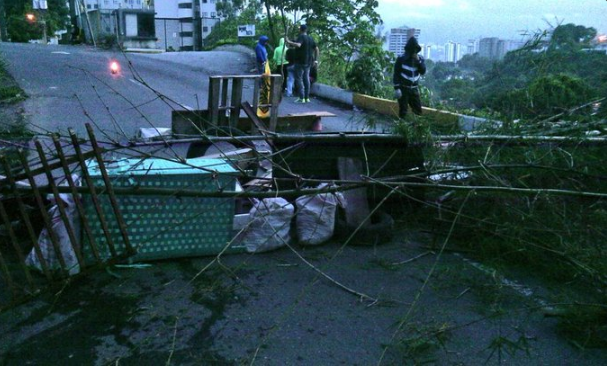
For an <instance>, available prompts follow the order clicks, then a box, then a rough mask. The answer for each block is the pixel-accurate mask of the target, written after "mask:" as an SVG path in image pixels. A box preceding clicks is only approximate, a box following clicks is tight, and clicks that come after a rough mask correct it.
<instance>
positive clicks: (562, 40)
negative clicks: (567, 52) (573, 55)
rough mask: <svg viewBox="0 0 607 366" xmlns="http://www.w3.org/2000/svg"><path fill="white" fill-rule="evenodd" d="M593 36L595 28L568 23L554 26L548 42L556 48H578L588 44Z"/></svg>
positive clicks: (594, 35)
mask: <svg viewBox="0 0 607 366" xmlns="http://www.w3.org/2000/svg"><path fill="white" fill-rule="evenodd" d="M594 37H596V29H594V28H592V27H590V28H587V27H584V26H583V25H575V24H571V23H569V24H564V25H559V26H557V27H556V28H554V30H553V31H552V38H551V39H550V44H551V46H552V47H557V48H558V47H566V48H579V47H583V46H588V45H590V41H592V40H593V39H594Z"/></svg>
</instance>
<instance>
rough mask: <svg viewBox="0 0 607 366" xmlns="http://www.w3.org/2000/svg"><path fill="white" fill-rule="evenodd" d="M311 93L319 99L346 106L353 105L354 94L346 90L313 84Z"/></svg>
mask: <svg viewBox="0 0 607 366" xmlns="http://www.w3.org/2000/svg"><path fill="white" fill-rule="evenodd" d="M311 92H312V94H314V95H316V96H318V97H321V98H325V99H329V100H332V101H335V102H339V103H343V104H347V105H354V103H353V95H354V93H353V92H351V91H348V90H344V89H340V88H337V87H334V86H329V85H325V84H320V83H314V85H312V90H311Z"/></svg>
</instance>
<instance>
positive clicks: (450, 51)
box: [445, 41, 463, 63]
mask: <svg viewBox="0 0 607 366" xmlns="http://www.w3.org/2000/svg"><path fill="white" fill-rule="evenodd" d="M462 56H463V54H462V45H461V43H457V42H453V41H449V42H447V43H445V62H454V63H455V62H457V61H459V60H460V59H461V58H462Z"/></svg>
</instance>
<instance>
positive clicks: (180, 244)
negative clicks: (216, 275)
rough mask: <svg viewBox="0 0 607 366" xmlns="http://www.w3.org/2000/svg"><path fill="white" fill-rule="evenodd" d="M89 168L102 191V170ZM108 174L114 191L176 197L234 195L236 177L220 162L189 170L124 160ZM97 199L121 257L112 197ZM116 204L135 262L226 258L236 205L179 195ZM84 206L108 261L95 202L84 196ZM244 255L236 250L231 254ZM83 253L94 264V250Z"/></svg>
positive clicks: (125, 199)
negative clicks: (165, 192)
mask: <svg viewBox="0 0 607 366" xmlns="http://www.w3.org/2000/svg"><path fill="white" fill-rule="evenodd" d="M188 165H193V166H195V167H202V168H204V169H199V168H195V167H191V166H188ZM88 167H89V173H90V174H91V178H92V179H93V181H94V184H95V186H96V187H99V189H98V191H101V190H102V189H103V187H104V186H105V185H104V183H103V179H102V176H101V173H100V171H99V167H98V166H97V164H96V163H95V162H94V161H89V164H88ZM107 169H108V175H109V176H110V179H111V181H112V185H113V187H141V188H168V189H173V190H175V191H176V192H178V191H179V190H185V189H187V190H198V191H206V192H212V191H218V190H230V191H233V190H234V189H235V179H236V177H235V173H236V171H235V170H234V169H233V168H232V167H231V166H230V165H229V164H227V163H226V162H225V161H223V160H220V159H190V160H188V161H187V164H182V163H179V162H171V161H166V160H161V159H146V160H144V161H142V160H140V159H128V160H126V159H125V160H121V161H119V162H117V163H114V164H110V165H108V167H107ZM98 197H99V199H100V201H101V206H102V210H103V213H104V216H105V218H106V220H107V221H108V226H109V229H110V233H111V238H112V240H113V242H114V245H115V247H116V251H117V252H118V254H121V253H123V252H124V250H125V246H124V242H123V239H122V235H121V233H120V229H119V226H118V222H117V220H116V217H115V215H114V211H113V209H112V207H111V205H110V200H109V197H108V196H107V195H105V194H99V195H98ZM116 198H117V201H118V206H119V208H120V211H121V213H122V216H123V218H124V221H125V223H126V225H127V232H128V235H129V240H130V242H131V245H132V246H133V247H134V248H136V249H137V254H136V255H135V256H134V257H133V260H134V261H144V260H153V259H166V258H175V257H189V256H200V255H213V254H217V253H219V252H221V251H222V250H223V249H224V247H225V246H226V245H227V244H228V243H229V241H230V239H231V235H230V234H231V230H232V223H233V219H234V200H233V199H230V198H195V197H180V196H178V195H175V196H139V195H128V196H125V195H120V196H116ZM84 203H85V209H86V213H87V217H88V218H89V222H90V224H91V226H92V230H93V232H94V236H95V241H96V242H97V245H98V247H99V249H100V253H101V256H102V257H103V258H108V257H109V256H110V251H109V248H108V245H107V240H106V238H105V236H104V234H103V230H102V227H101V222H100V221H99V220H98V216H97V213H96V211H95V208H94V206H93V204H92V200H91V198H90V197H86V196H85V199H84ZM85 239H86V238H85ZM243 249H244V247H242V246H231V247H230V248H228V250H227V252H228V253H230V252H240V251H242V250H243ZM84 250H85V253H86V254H87V255H86V256H87V258H92V252H91V250H90V245H85V247H84Z"/></svg>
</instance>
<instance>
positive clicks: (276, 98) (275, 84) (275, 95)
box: [270, 75, 282, 132]
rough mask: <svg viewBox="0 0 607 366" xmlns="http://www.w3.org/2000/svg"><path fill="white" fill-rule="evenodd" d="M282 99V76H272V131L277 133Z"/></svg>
mask: <svg viewBox="0 0 607 366" xmlns="http://www.w3.org/2000/svg"><path fill="white" fill-rule="evenodd" d="M281 97H282V76H280V75H278V76H272V87H271V92H270V103H271V104H272V106H271V107H270V131H272V132H276V124H277V123H278V107H279V105H280V98H281Z"/></svg>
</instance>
